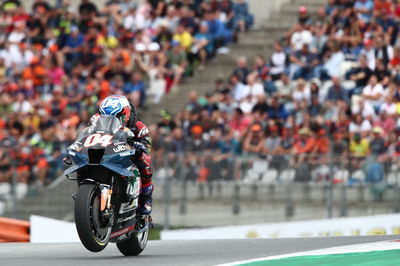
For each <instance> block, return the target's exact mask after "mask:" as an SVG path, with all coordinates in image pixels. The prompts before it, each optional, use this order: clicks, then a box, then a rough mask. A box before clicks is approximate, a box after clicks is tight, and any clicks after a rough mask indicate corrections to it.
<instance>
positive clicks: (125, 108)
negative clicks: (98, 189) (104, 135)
mask: <svg viewBox="0 0 400 266" xmlns="http://www.w3.org/2000/svg"><path fill="white" fill-rule="evenodd" d="M100 115H112V116H115V117H117V118H118V119H119V120H120V121H121V123H122V125H123V126H124V127H125V128H128V129H130V130H131V131H132V133H133V136H129V137H128V138H127V143H128V144H129V145H130V146H131V147H134V148H135V150H136V153H135V155H134V156H133V158H132V162H133V163H134V164H135V165H136V166H137V168H138V169H139V172H140V180H141V189H140V195H139V209H138V213H139V214H141V215H149V214H150V213H151V211H152V193H153V190H154V186H153V182H152V176H153V169H152V166H151V157H150V148H151V138H150V136H149V130H148V128H147V126H146V125H145V124H144V123H143V122H142V121H141V120H140V119H139V117H138V115H137V112H136V108H135V106H134V105H133V104H131V103H130V102H129V101H128V99H127V98H126V97H125V96H123V95H111V96H108V97H106V98H104V99H103V100H102V101H101V102H100V107H99V113H97V114H95V115H93V116H92V118H91V119H90V122H89V125H90V124H93V123H94V122H95V121H96V120H97V118H98V117H99V116H100Z"/></svg>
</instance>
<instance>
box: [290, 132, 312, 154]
mask: <svg viewBox="0 0 400 266" xmlns="http://www.w3.org/2000/svg"><path fill="white" fill-rule="evenodd" d="M315 144H316V143H315V138H314V137H313V136H312V135H311V131H310V130H309V129H308V128H302V129H300V130H299V138H298V139H297V141H296V143H295V144H294V150H293V151H294V153H295V154H305V153H311V152H312V151H313V150H314V147H315Z"/></svg>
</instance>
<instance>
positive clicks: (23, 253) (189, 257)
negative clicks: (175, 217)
mask: <svg viewBox="0 0 400 266" xmlns="http://www.w3.org/2000/svg"><path fill="white" fill-rule="evenodd" d="M389 239H400V236H365V237H320V238H281V239H254V240H252V239H248V240H247V239H244V240H192V241H190V240H187V241H181V240H175V241H173V240H172V241H150V242H149V243H148V245H147V247H146V249H145V251H144V252H143V253H142V254H141V255H139V256H138V257H124V256H123V255H122V254H121V253H119V251H118V249H117V247H116V246H115V244H110V245H109V246H107V247H106V249H105V250H103V251H101V252H100V253H91V252H89V251H87V250H86V249H85V248H84V247H83V246H82V245H81V244H80V243H74V244H29V243H21V244H19V243H18V244H0V265H1V266H3V265H4V266H6V265H7V266H13V265H18V266H20V265H27V266H28V265H29V266H43V265H55V266H58V265H60V266H80V265H97V266H101V265H107V266H108V265H118V266H124V265H174V266H177V265H215V264H221V263H228V262H234V261H239V260H246V259H253V258H259V257H265V256H274V255H281V254H286V253H293V252H299V251H308V250H315V249H321V248H329V247H335V246H344V245H352V244H360V243H369V242H375V241H383V240H389Z"/></svg>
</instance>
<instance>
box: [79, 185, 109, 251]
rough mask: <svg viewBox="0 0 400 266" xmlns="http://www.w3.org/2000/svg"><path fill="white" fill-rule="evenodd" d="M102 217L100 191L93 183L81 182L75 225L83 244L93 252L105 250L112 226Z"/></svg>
mask: <svg viewBox="0 0 400 266" xmlns="http://www.w3.org/2000/svg"><path fill="white" fill-rule="evenodd" d="M107 224H108V223H107V222H105V221H102V219H101V217H100V192H99V189H98V187H97V186H96V185H95V184H93V183H85V184H81V185H80V186H79V188H78V193H77V195H76V199H75V225H76V230H77V231H78V235H79V238H80V239H81V242H82V244H83V245H84V246H85V248H87V249H88V250H90V251H92V252H99V251H101V250H103V249H104V248H105V247H106V246H107V244H108V241H109V239H110V235H111V227H108V225H107Z"/></svg>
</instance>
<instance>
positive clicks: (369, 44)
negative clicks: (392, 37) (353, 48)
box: [361, 39, 376, 70]
mask: <svg viewBox="0 0 400 266" xmlns="http://www.w3.org/2000/svg"><path fill="white" fill-rule="evenodd" d="M361 55H365V56H366V58H367V63H368V67H369V68H370V69H371V70H375V66H376V54H375V49H374V47H373V40H371V39H366V40H365V41H364V48H363V49H362V50H361Z"/></svg>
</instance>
